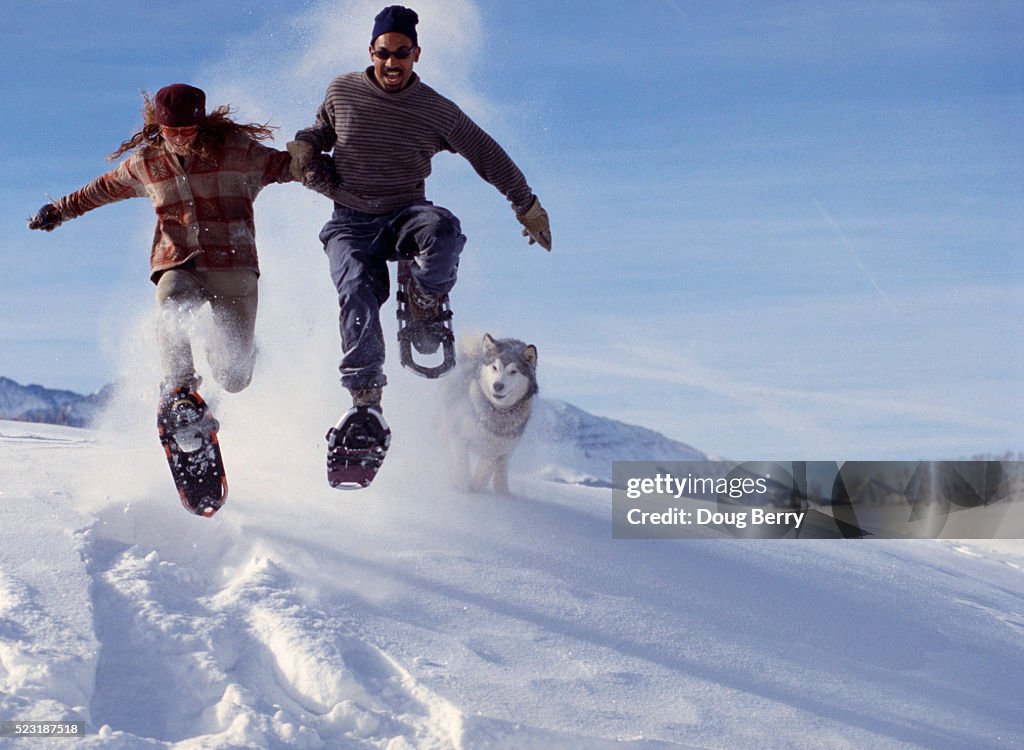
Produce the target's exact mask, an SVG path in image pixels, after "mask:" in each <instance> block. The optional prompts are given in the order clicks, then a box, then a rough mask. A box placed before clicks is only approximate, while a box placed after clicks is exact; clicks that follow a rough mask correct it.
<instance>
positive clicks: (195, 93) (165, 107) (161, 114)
mask: <svg viewBox="0 0 1024 750" xmlns="http://www.w3.org/2000/svg"><path fill="white" fill-rule="evenodd" d="M153 105H154V107H155V108H156V121H157V124H159V125H166V126H167V127H169V128H187V127H188V126H189V125H198V124H199V122H200V121H201V120H202V119H203V118H205V117H206V94H205V93H203V90H202V89H197V88H196V87H195V86H189V85H188V84H187V83H172V84H171V85H170V86H164V87H163V88H162V89H160V90H159V91H157V92H156V98H154V100H153Z"/></svg>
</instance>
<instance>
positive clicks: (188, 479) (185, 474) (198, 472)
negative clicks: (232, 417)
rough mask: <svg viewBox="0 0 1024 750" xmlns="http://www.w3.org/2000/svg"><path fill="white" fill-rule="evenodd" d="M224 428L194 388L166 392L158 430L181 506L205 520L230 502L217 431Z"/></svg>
mask: <svg viewBox="0 0 1024 750" xmlns="http://www.w3.org/2000/svg"><path fill="white" fill-rule="evenodd" d="M219 427H220V425H219V424H218V422H217V420H216V419H214V417H213V413H212V412H211V411H210V408H209V407H208V406H207V405H206V402H205V401H203V399H202V397H201V396H200V395H199V394H198V393H197V392H196V390H195V387H194V386H183V387H179V388H172V389H168V390H166V391H164V392H163V393H162V394H161V397H160V406H159V409H158V411H157V431H158V432H159V434H160V444H161V445H162V446H163V447H164V454H165V455H166V456H167V464H168V465H169V466H170V468H171V476H172V477H173V478H174V486H175V487H177V488H178V495H179V497H180V498H181V504H182V505H183V506H185V509H186V510H188V511H189V512H190V513H195V514H196V515H197V516H203V517H205V518H209V517H211V516H212V515H213V514H214V513H216V512H217V511H218V510H220V508H221V506H223V505H224V502H225V501H226V500H227V495H228V480H227V477H226V476H225V475H224V462H223V460H222V459H221V454H220V444H219V443H218V442H217V430H218V429H219Z"/></svg>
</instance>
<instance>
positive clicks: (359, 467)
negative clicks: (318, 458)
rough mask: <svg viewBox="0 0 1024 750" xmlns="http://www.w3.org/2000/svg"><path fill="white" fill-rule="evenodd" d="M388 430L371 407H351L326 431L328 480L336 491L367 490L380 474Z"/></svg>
mask: <svg viewBox="0 0 1024 750" xmlns="http://www.w3.org/2000/svg"><path fill="white" fill-rule="evenodd" d="M390 445H391V429H390V428H389V427H388V424H387V422H385V421H384V415H383V414H381V412H380V410H379V409H377V408H375V407H373V406H354V407H352V408H351V409H349V411H348V412H346V413H345V415H344V416H343V417H342V418H341V419H340V420H339V421H338V424H337V425H336V426H335V427H332V428H331V429H330V430H328V431H327V481H328V483H330V485H331V487H334V488H335V489H339V490H359V489H362V488H364V487H369V486H370V483H371V482H373V479H374V477H376V476H377V472H378V471H380V467H381V464H383V463H384V457H385V456H386V455H387V452H388V447H389V446H390Z"/></svg>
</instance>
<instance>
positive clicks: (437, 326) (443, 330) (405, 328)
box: [395, 260, 455, 379]
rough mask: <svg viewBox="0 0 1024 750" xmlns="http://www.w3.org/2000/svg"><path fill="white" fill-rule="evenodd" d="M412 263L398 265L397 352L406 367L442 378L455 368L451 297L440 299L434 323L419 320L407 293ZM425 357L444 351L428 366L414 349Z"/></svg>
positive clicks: (409, 261)
mask: <svg viewBox="0 0 1024 750" xmlns="http://www.w3.org/2000/svg"><path fill="white" fill-rule="evenodd" d="M411 263H412V261H411V260H402V261H399V262H398V292H397V293H396V294H395V299H396V300H397V302H398V306H397V309H396V314H397V315H398V351H399V357H400V359H401V362H402V366H403V367H407V368H409V369H410V370H412V371H413V372H415V373H416V374H417V375H422V376H423V377H425V378H431V379H433V378H439V377H441V376H442V375H444V374H445V373H446V372H448V371H449V370H451V369H452V368H453V367H454V366H455V333H454V331H453V330H452V310H451V307H450V305H449V304H448V295H447V294H446V295H445V296H444V297H442V298H441V307H440V312H439V313H438V315H437V317H436V318H434V319H433V320H417V319H416V318H415V317H413V314H412V310H411V309H410V301H409V294H408V292H407V291H406V289H407V287H408V285H409V281H410V280H411V278H412V272H411V271H410V268H409V267H410V264H411ZM414 348H415V349H416V351H417V352H418V353H419V354H422V355H436V354H437V352H438V350H441V361H440V362H437V363H436V364H433V365H431V364H426V363H423V362H420V361H417V360H416V358H415V357H414V356H413V353H412V350H413V349H414Z"/></svg>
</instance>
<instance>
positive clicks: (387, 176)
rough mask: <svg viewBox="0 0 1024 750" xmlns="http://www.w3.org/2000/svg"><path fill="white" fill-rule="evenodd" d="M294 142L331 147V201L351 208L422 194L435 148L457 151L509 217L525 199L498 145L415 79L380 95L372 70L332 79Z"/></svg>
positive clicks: (383, 208)
mask: <svg viewBox="0 0 1024 750" xmlns="http://www.w3.org/2000/svg"><path fill="white" fill-rule="evenodd" d="M295 138H296V140H303V141H307V142H309V143H311V144H313V146H314V147H315V148H316V149H317V150H318V151H330V150H331V149H332V148H333V149H334V167H335V170H336V172H337V173H338V180H339V187H338V188H337V189H335V190H334V191H332V196H333V197H334V199H335V200H336V201H337V202H338V203H340V204H342V205H344V206H346V207H348V208H354V209H356V210H357V211H364V212H366V213H371V214H383V213H390V212H391V211H395V210H397V209H400V208H402V207H403V206H406V205H408V204H410V203H412V202H414V201H419V200H423V199H424V198H425V196H426V188H425V181H426V179H427V177H428V176H429V175H430V160H431V158H433V156H434V154H436V153H437V152H439V151H452V152H454V153H457V154H461V155H462V156H464V157H465V158H466V159H467V160H468V161H469V163H470V164H472V165H473V168H474V169H476V171H477V174H479V175H480V176H481V177H482V178H483V179H484V180H486V181H487V182H489V183H490V184H491V185H493V186H494V187H496V188H497V189H498V190H499V191H500V192H501V193H502V194H503V195H504V196H505V197H506V198H508V200H509V202H510V203H511V204H512V208H513V209H514V210H515V212H516V213H517V214H522V213H524V212H525V211H526V210H527V209H528V208H529V207H530V204H531V203H532V202H533V192H532V191H531V190H530V186H529V185H528V184H527V182H526V178H525V177H524V176H523V173H522V172H521V171H520V170H519V167H517V166H516V165H515V163H514V162H513V161H512V159H510V158H509V156H508V154H506V153H505V151H504V149H502V148H501V146H499V145H498V144H497V143H496V142H495V141H494V139H493V138H491V137H490V136H489V135H488V134H487V133H485V132H484V131H483V130H482V129H481V128H480V127H479V126H478V125H477V124H476V123H474V122H473V121H472V120H471V119H470V118H469V117H468V116H467V115H466V114H465V113H464V112H463V111H462V110H461V109H459V107H458V106H456V105H455V104H454V103H453V102H451V101H449V100H448V99H446V98H445V97H443V96H441V95H440V94H438V93H437V92H436V91H434V90H433V89H432V88H430V87H429V86H427V85H426V84H425V83H422V82H421V81H420V79H419V77H418V76H416V75H415V74H414V75H413V77H412V81H411V82H410V84H409V85H408V86H406V87H405V88H404V89H402V90H401V91H399V92H397V93H387V92H385V91H383V90H382V89H380V88H379V87H378V86H377V85H376V84H374V82H373V68H372V67H371V68H368V69H367V70H365V71H363V72H361V73H347V74H345V75H341V76H338V77H337V78H335V79H334V80H333V81H331V83H330V85H329V86H328V87H327V95H326V96H325V97H324V101H323V104H321V105H320V108H319V110H317V115H316V122H315V123H314V124H313V126H312V127H309V128H306V129H305V130H300V131H299V132H298V133H296V135H295Z"/></svg>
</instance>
